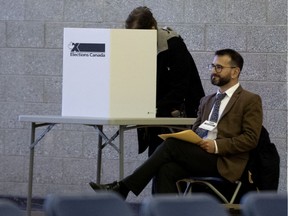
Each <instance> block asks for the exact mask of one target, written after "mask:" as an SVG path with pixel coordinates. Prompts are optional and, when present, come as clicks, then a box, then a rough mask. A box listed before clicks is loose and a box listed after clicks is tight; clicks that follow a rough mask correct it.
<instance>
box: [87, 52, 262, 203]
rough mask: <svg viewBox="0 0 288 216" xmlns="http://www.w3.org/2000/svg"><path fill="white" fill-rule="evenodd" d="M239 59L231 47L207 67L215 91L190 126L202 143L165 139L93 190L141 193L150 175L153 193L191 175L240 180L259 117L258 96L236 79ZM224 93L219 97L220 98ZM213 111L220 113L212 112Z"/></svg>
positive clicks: (170, 189) (171, 189) (167, 189)
mask: <svg viewBox="0 0 288 216" xmlns="http://www.w3.org/2000/svg"><path fill="white" fill-rule="evenodd" d="M243 63H244V61H243V58H242V56H241V55H240V54H239V53H238V52H236V51H235V50H232V49H224V50H218V51H216V52H215V56H214V59H213V63H212V64H210V65H209V67H208V68H209V70H210V71H211V83H212V84H213V85H216V86H218V87H219V89H218V91H217V92H216V93H214V94H211V95H208V96H206V97H204V98H202V99H201V101H200V105H199V109H198V116H197V119H196V122H195V124H194V125H193V128H192V129H193V131H195V132H196V133H198V134H199V135H200V134H202V136H203V140H202V141H201V142H200V143H198V144H195V143H191V142H185V141H181V140H178V139H173V138H168V139H166V140H165V141H164V142H163V143H162V144H161V145H160V146H159V147H158V148H157V149H156V151H155V152H154V153H153V154H152V155H151V157H149V158H148V159H147V160H146V161H145V162H144V163H143V164H142V165H141V166H140V167H138V168H137V169H136V170H135V171H134V172H133V173H132V174H131V175H129V176H127V177H126V178H124V179H122V180H121V181H120V182H116V181H115V182H113V183H111V184H104V185H101V184H95V183H91V184H90V185H91V186H92V188H93V189H94V190H96V191H97V190H112V191H115V192H118V193H120V194H121V195H122V196H123V197H124V198H125V197H127V195H128V193H129V192H130V191H132V192H133V193H134V194H135V195H138V194H140V193H141V191H142V190H143V189H144V188H145V186H146V185H147V184H148V183H149V181H150V180H151V179H152V178H153V177H154V176H155V183H156V185H157V187H156V188H157V191H156V193H177V188H176V181H177V180H180V179H183V178H186V177H189V176H216V177H217V176H218V177H219V176H221V177H223V178H225V179H227V180H228V181H230V182H234V181H236V180H238V179H239V178H240V177H241V176H242V174H243V172H244V169H245V167H246V165H247V162H248V160H249V152H250V151H251V150H252V149H254V148H255V147H256V146H257V143H258V139H259V136H260V132H261V127H262V121H263V110H262V102H261V98H260V96H259V95H257V94H254V93H252V92H249V91H247V90H244V89H243V88H242V86H241V85H240V83H239V81H238V79H239V76H240V72H241V70H242V67H243ZM222 95H223V97H222V100H221V101H220V100H218V99H219V98H220V96H222ZM217 101H220V103H218V102H217ZM215 111H218V115H214V114H215ZM215 116H216V118H214V117H215ZM207 125H208V126H209V125H210V127H208V128H207V127H206V126H207ZM205 128H206V129H208V130H205Z"/></svg>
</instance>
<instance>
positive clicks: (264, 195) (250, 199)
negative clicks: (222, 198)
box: [241, 191, 287, 216]
mask: <svg viewBox="0 0 288 216" xmlns="http://www.w3.org/2000/svg"><path fill="white" fill-rule="evenodd" d="M241 205H242V215H243V216H287V194H280V193H276V192H268V191H266V192H260V193H255V192H249V193H247V194H246V195H244V196H243V198H242V199H241Z"/></svg>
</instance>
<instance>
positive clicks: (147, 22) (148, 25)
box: [125, 6, 157, 29]
mask: <svg viewBox="0 0 288 216" xmlns="http://www.w3.org/2000/svg"><path fill="white" fill-rule="evenodd" d="M152 27H155V28H156V29H157V21H156V20H155V18H154V17H153V14H152V12H151V10H150V9H149V8H148V7H146V6H141V7H137V8H135V9H134V10H132V11H131V13H130V14H129V15H128V18H127V19H126V22H125V28H126V29H152Z"/></svg>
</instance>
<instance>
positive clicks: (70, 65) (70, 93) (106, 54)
mask: <svg viewBox="0 0 288 216" xmlns="http://www.w3.org/2000/svg"><path fill="white" fill-rule="evenodd" d="M156 61H157V32H156V30H136V29H133V30H132V29H94V28H93V29H92V28H64V41H63V88H62V116H81V117H99V118H101V117H104V118H106V117H109V118H123V117H124V118H130V117H131V118H154V117H155V114H156Z"/></svg>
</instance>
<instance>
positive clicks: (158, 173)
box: [122, 138, 220, 195]
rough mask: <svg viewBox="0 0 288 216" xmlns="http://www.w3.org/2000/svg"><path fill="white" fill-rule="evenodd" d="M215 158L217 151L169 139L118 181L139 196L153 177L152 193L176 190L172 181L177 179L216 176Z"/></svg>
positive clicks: (217, 174) (174, 182)
mask: <svg viewBox="0 0 288 216" xmlns="http://www.w3.org/2000/svg"><path fill="white" fill-rule="evenodd" d="M217 158H218V155H217V154H210V153H207V152H206V151H204V150H203V149H201V148H200V147H199V146H198V145H195V144H193V143H190V142H185V141H181V140H178V139H174V138H169V139H166V141H164V142H163V143H162V144H161V145H160V146H159V147H158V148H157V149H156V151H155V152H154V153H153V154H152V155H151V156H150V157H149V158H148V159H147V160H146V161H145V162H144V163H143V164H142V165H141V166H139V167H138V168H137V169H136V170H135V171H134V172H133V173H132V174H131V175H129V176H127V177H126V178H124V179H123V180H122V182H123V184H124V185H125V186H126V187H127V188H128V189H130V190H131V191H132V192H133V193H134V194H135V195H139V194H140V193H141V191H142V190H143V189H144V188H145V187H146V185H147V184H148V183H149V182H150V180H151V179H152V178H153V177H154V176H155V184H156V188H157V191H155V192H156V193H177V188H176V181H177V180H179V179H182V178H185V177H190V176H215V177H217V176H220V174H219V173H218V170H217Z"/></svg>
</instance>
